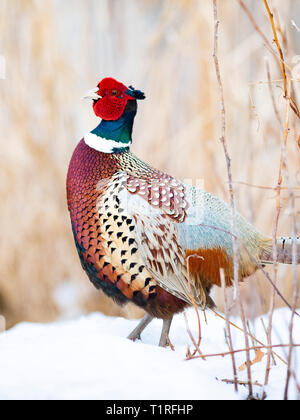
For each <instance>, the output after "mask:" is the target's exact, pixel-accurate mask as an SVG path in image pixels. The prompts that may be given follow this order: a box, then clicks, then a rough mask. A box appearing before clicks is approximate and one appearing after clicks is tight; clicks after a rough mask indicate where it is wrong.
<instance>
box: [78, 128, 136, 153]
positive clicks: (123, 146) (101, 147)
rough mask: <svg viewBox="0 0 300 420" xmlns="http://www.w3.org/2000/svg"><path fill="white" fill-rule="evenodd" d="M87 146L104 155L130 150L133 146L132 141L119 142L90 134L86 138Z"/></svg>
mask: <svg viewBox="0 0 300 420" xmlns="http://www.w3.org/2000/svg"><path fill="white" fill-rule="evenodd" d="M84 141H85V144H87V145H88V146H90V147H92V148H93V149H95V150H97V151H98V152H103V153H117V152H122V151H125V150H128V148H129V147H130V146H131V143H132V142H131V141H129V142H124V143H123V142H119V141H115V140H110V139H106V138H104V137H101V136H98V135H97V134H93V133H88V134H86V135H85V136H84Z"/></svg>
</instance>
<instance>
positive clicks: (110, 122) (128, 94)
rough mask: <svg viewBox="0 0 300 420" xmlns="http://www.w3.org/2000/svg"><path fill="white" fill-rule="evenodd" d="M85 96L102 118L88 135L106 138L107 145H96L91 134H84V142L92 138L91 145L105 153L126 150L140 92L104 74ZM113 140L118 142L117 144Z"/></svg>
mask: <svg viewBox="0 0 300 420" xmlns="http://www.w3.org/2000/svg"><path fill="white" fill-rule="evenodd" d="M85 98H89V99H92V100H93V110H94V113H95V115H96V116H97V117H99V118H101V119H102V121H101V123H100V124H99V126H98V127H96V128H95V130H93V131H92V132H91V133H90V134H92V135H94V136H97V137H98V138H100V139H102V140H103V139H106V140H107V141H110V145H108V144H107V142H106V143H104V142H103V141H102V143H101V145H100V143H99V141H98V142H97V143H96V140H99V139H97V138H95V137H91V136H89V137H87V136H86V137H85V140H86V142H91V141H92V142H93V146H92V147H94V148H96V149H97V150H99V151H105V152H106V153H114V152H116V151H120V149H122V150H124V149H126V148H127V149H128V147H129V146H130V144H131V142H132V140H131V134H132V127H133V121H134V117H135V115H136V111H137V100H140V99H145V95H144V93H143V92H141V91H140V90H136V89H134V88H133V87H132V86H129V87H127V86H125V85H123V83H121V82H118V81H117V80H115V79H113V78H111V77H107V78H105V79H103V80H101V82H100V83H99V84H98V86H97V88H95V89H93V90H92V91H90V92H89V93H88V95H87V96H85ZM115 143H120V145H118V144H117V145H116V144H115ZM88 144H89V143H88ZM95 144H96V147H95V146H94V145H95ZM112 146H114V147H112ZM107 150H108V151H107Z"/></svg>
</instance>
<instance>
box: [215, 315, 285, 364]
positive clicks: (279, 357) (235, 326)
mask: <svg viewBox="0 0 300 420" xmlns="http://www.w3.org/2000/svg"><path fill="white" fill-rule="evenodd" d="M210 310H211V311H212V312H213V313H214V314H215V315H216V316H217V317H219V318H221V319H223V320H224V321H226V320H225V318H224V317H223V316H222V315H220V314H219V313H218V312H216V311H215V310H214V309H210ZM229 323H230V325H232V326H233V327H234V328H236V329H237V330H239V331H241V332H243V333H245V331H244V330H243V328H240V327H239V326H238V325H236V324H234V323H233V322H231V321H229ZM246 334H248V335H249V337H250V338H252V340H254V341H256V343H258V344H260V345H261V346H265V344H264V343H262V342H261V341H259V340H258V339H257V338H255V337H254V336H253V335H251V334H250V333H249V332H247V331H246ZM273 354H274V355H275V356H276V357H278V359H279V360H281V362H283V363H284V364H285V365H287V362H286V361H285V360H284V359H283V358H282V357H281V356H279V354H277V353H275V352H273Z"/></svg>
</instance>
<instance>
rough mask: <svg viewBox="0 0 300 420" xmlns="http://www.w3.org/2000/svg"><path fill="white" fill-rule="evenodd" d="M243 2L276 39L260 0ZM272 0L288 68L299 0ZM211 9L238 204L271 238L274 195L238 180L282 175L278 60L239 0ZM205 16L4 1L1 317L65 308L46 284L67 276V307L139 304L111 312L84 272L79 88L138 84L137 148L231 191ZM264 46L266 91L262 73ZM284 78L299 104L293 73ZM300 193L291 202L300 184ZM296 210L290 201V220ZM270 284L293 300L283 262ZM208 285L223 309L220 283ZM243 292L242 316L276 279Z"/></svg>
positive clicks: (84, 108)
mask: <svg viewBox="0 0 300 420" xmlns="http://www.w3.org/2000/svg"><path fill="white" fill-rule="evenodd" d="M245 3H246V4H247V6H248V7H249V8H250V9H251V11H252V13H253V15H254V16H255V19H256V20H257V22H258V23H259V25H260V28H261V30H262V31H263V32H264V33H265V34H266V36H267V38H268V39H269V40H272V39H273V38H272V30H271V28H270V24H269V21H268V16H267V14H266V12H265V9H264V7H263V2H257V1H255V0H254V1H253V0H246V1H245ZM272 5H273V6H274V7H275V8H276V10H277V11H278V15H279V17H280V22H281V26H282V28H283V34H284V40H282V39H281V40H280V42H281V44H282V45H284V46H285V51H284V54H285V57H286V61H287V63H288V64H289V65H290V66H291V67H293V66H294V67H296V66H297V64H298V62H296V61H293V57H294V56H296V55H297V54H300V33H299V32H298V31H297V29H296V28H295V26H293V25H292V24H291V19H293V20H295V22H296V23H297V24H298V25H300V22H298V21H297V16H299V12H300V5H299V3H298V2H294V1H293V0H286V1H285V2H282V1H280V0H276V1H275V0H273V2H272ZM219 9H220V10H219V14H220V20H221V22H222V28H221V29H220V31H221V33H220V45H219V59H220V61H221V62H222V75H223V85H224V90H225V92H224V93H225V103H226V108H227V142H228V148H229V153H230V156H231V157H232V173H233V181H234V186H235V191H236V198H237V202H238V208H239V210H240V211H241V212H242V213H243V214H244V215H245V216H246V217H247V218H248V219H250V220H251V221H252V222H253V223H254V224H255V225H256V226H257V227H258V228H259V229H260V230H261V231H263V232H264V233H266V234H269V235H270V236H271V235H272V229H273V220H274V212H275V209H276V192H275V191H273V190H267V189H261V188H254V187H249V186H247V185H244V184H239V183H238V182H246V183H248V184H253V185H259V186H269V187H274V186H276V185H277V178H278V166H279V161H280V153H281V140H282V137H283V131H282V128H281V125H280V123H279V122H278V120H277V118H276V116H275V114H274V108H273V99H274V100H275V102H276V106H277V108H278V114H279V116H280V117H281V118H282V124H283V122H284V115H285V100H284V99H283V82H282V81H278V80H279V79H281V78H282V76H281V72H280V66H278V65H277V64H276V61H275V60H274V58H273V57H272V55H271V53H270V52H269V50H268V49H267V48H266V47H265V46H264V45H263V42H262V39H261V37H260V36H259V34H258V33H257V32H256V31H255V30H254V28H253V26H252V25H251V23H250V22H249V20H248V18H247V16H246V15H245V13H243V11H242V10H241V8H240V6H239V4H238V2H237V1H234V0H224V1H223V0H222V2H220V6H219ZM212 16H213V13H212V2H211V1H210V0H201V1H199V0H164V1H158V0H156V1H155V0H151V1H150V0H148V1H147V0H142V1H141V0H130V1H127V2H123V1H122V0H88V1H85V2H83V1H82V0H72V2H70V1H66V0H65V1H58V0H0V28H1V40H0V55H1V54H2V55H3V56H4V57H5V59H6V78H5V80H0V121H1V136H2V138H1V153H0V170H1V174H0V175H1V176H0V196H1V203H2V205H1V208H0V212H1V213H0V220H1V242H0V313H2V314H4V315H5V316H6V318H7V321H8V325H12V324H14V323H15V322H19V321H21V320H33V321H47V320H51V319H54V318H55V317H56V316H57V315H59V314H61V312H62V308H60V305H59V302H57V299H55V291H56V290H57V287H58V286H59V285H62V284H63V285H65V289H63V290H65V293H67V292H66V291H68V290H69V289H68V288H67V287H66V285H67V286H68V285H70V284H71V285H74V287H75V288H74V289H71V288H70V291H71V290H72V293H71V292H70V293H67V295H68V296H69V298H70V307H69V310H68V311H69V312H68V314H69V315H70V314H71V312H72V311H75V310H78V311H80V310H83V309H84V310H86V311H91V310H96V309H97V310H102V311H104V312H105V313H109V314H116V315H121V314H122V315H125V316H136V315H137V314H138V312H137V310H133V309H132V308H131V309H130V308H129V309H125V310H123V309H120V308H119V307H117V306H116V305H114V304H113V303H112V302H111V301H110V300H107V299H106V298H105V297H103V295H102V294H99V292H97V291H94V290H93V289H92V287H91V286H90V284H89V283H88V281H87V279H86V277H85V274H84V273H83V272H82V269H81V267H80V264H79V261H78V258H77V255H76V251H75V248H74V245H73V239H72V236H71V230H70V223H69V219H68V214H67V209H66V203H65V175H66V171H67V165H68V161H69V158H70V155H71V153H72V150H73V148H74V146H75V144H76V142H77V141H78V140H79V139H80V138H81V136H82V135H83V134H84V133H85V132H87V131H89V130H90V129H92V128H93V127H94V126H95V124H96V120H95V118H94V117H93V115H92V111H91V108H90V106H89V104H88V103H84V102H82V101H81V100H80V98H81V97H82V95H83V94H84V93H85V92H86V91H87V90H89V89H90V88H92V87H93V86H96V84H97V82H98V81H99V79H101V78H102V77H103V76H107V75H112V76H114V77H116V78H119V79H120V80H122V81H123V82H124V83H128V84H133V85H134V86H136V87H137V88H140V89H142V90H144V91H145V92H146V94H147V96H148V100H147V101H145V102H144V103H142V104H140V110H139V114H138V117H137V119H136V127H135V132H134V139H135V142H134V146H133V151H134V152H136V153H137V154H138V155H139V156H140V157H141V158H144V159H145V160H147V161H148V162H150V163H151V164H153V165H154V166H156V167H159V168H161V169H164V170H166V171H168V172H169V173H172V174H173V175H175V176H177V177H179V178H181V179H185V180H193V182H196V180H197V179H198V180H199V179H203V180H204V184H205V187H206V189H208V190H209V191H211V192H213V193H214V194H216V195H218V196H220V197H222V198H225V199H226V200H227V201H228V200H229V197H228V185H227V179H228V177H227V170H226V162H225V159H224V154H223V150H222V146H221V144H220V142H219V137H220V130H219V127H220V112H219V96H218V85H217V82H216V76H215V70H214V63H213V58H212V52H213V28H214V27H213V18H212ZM265 57H268V58H269V63H270V77H271V79H272V81H274V82H273V83H272V89H273V95H274V97H273V99H272V96H271V95H270V90H269V84H268V83H265V82H267V81H268V75H267V71H266V63H265ZM298 73H299V72H298ZM275 80H276V82H275ZM261 82H263V83H261ZM293 89H294V97H295V99H296V100H297V99H298V102H299V100H300V95H299V83H293ZM292 114H293V113H292ZM292 114H291V127H292V130H291V131H290V133H289V138H288V144H287V162H288V168H289V175H290V183H291V185H293V186H297V187H298V188H299V185H300V173H299V168H300V148H299V143H298V142H299V134H300V130H299V121H298V120H297V119H296V117H295V116H294V115H292ZM283 186H286V183H285V180H284V181H283ZM295 195H296V204H295V205H296V208H297V209H299V195H300V193H299V191H297V190H296V194H295ZM297 196H298V197H297ZM288 205H289V195H288V191H287V190H282V192H281V207H282V209H281V217H280V220H279V225H278V235H281V234H288V235H289V234H290V232H291V225H290V217H289V213H288ZM299 220H300V218H299V210H298V213H297V223H298V231H299ZM269 272H270V273H272V268H271V269H270V270H269ZM298 274H299V271H298ZM277 284H278V287H279V288H280V290H281V291H282V293H283V294H284V296H285V297H286V298H287V299H288V300H289V301H290V302H291V301H292V297H293V276H292V269H291V267H287V266H281V267H279V271H278V281H277ZM215 293H216V300H217V303H218V304H219V305H220V307H221V308H222V302H223V299H224V296H223V292H222V290H219V291H216V292H215ZM241 293H242V296H243V301H244V305H245V309H246V314H247V317H250V318H251V317H254V316H256V315H259V314H261V313H263V312H267V311H268V309H269V303H270V296H271V289H270V286H269V284H268V283H267V281H266V279H265V278H264V277H263V276H262V275H261V274H257V275H255V276H254V277H253V278H251V279H249V280H248V281H247V282H246V283H245V284H244V285H242V287H241ZM56 294H57V293H56ZM70 295H71V297H70ZM279 304H281V302H280V301H276V305H279ZM63 311H66V309H65V308H64V309H63ZM64 314H65V315H68V314H66V313H64Z"/></svg>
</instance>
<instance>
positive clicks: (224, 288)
mask: <svg viewBox="0 0 300 420" xmlns="http://www.w3.org/2000/svg"><path fill="white" fill-rule="evenodd" d="M220 277H221V284H222V290H223V295H224V311H225V320H226V330H227V337H228V345H229V350H230V351H231V361H232V369H233V378H234V381H235V382H234V389H235V390H236V391H237V390H238V376H237V368H236V363H235V357H234V353H233V343H232V336H231V328H230V322H229V309H228V301H227V293H226V283H225V274H224V270H223V269H221V270H220Z"/></svg>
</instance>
